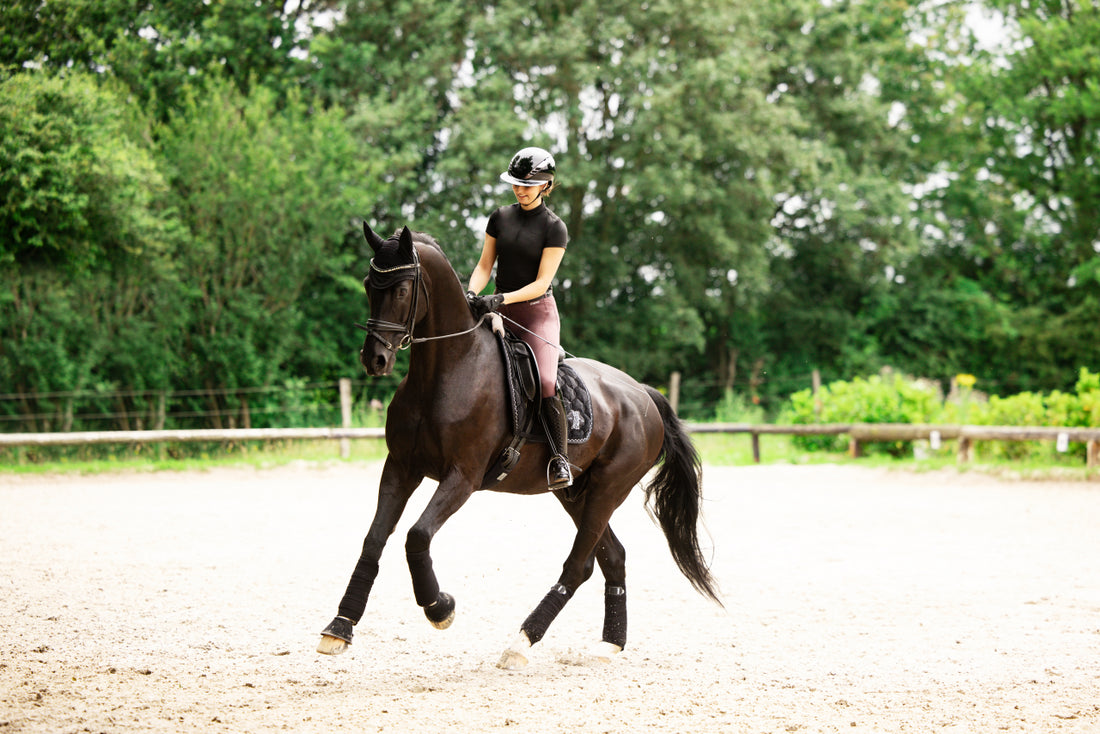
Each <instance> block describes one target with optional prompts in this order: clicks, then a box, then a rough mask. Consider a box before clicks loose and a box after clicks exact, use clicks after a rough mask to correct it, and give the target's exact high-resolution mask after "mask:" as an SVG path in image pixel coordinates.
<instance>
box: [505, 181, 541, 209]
mask: <svg viewBox="0 0 1100 734" xmlns="http://www.w3.org/2000/svg"><path fill="white" fill-rule="evenodd" d="M545 186H546V184H539V185H538V186H515V185H513V186H512V193H513V194H515V195H516V201H518V202H519V205H520V206H521V207H522V208H524V209H534V208H535V207H536V206H538V205H539V203H540V202H541V201H542V190H543V188H544V187H545Z"/></svg>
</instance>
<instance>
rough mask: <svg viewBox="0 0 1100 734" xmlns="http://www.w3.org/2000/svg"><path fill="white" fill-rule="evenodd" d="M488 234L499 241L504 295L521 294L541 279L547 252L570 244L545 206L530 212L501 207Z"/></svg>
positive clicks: (498, 283)
mask: <svg viewBox="0 0 1100 734" xmlns="http://www.w3.org/2000/svg"><path fill="white" fill-rule="evenodd" d="M485 233H486V234H488V235H489V236H491V237H493V238H495V239H496V243H497V277H496V288H497V291H498V292H501V293H504V292H506V291H515V290H519V289H520V288H523V287H524V286H526V285H529V284H530V283H532V282H533V281H534V280H535V279H536V278H537V277H538V274H539V263H541V262H542V251H543V249H544V248H547V247H565V246H566V245H568V244H569V231H568V230H567V229H566V227H565V222H563V221H561V219H560V218H559V217H558V215H557V214H554V212H552V211H550V210H549V209H547V208H546V205H545V204H542V205H540V206H539V207H537V208H535V209H533V210H531V211H525V210H524V209H523V207H521V206H520V205H519V204H512V205H510V206H502V207H501V208H499V209H497V210H496V211H495V212H493V213H492V214H491V215H489V224H488V225H486V227H485Z"/></svg>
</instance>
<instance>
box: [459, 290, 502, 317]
mask: <svg viewBox="0 0 1100 734" xmlns="http://www.w3.org/2000/svg"><path fill="white" fill-rule="evenodd" d="M466 302H467V303H469V304H470V310H471V311H473V312H474V316H477V317H478V318H481V317H482V316H484V315H485V314H487V313H493V312H494V311H497V310H498V309H499V308H500V307H501V306H503V305H504V296H503V295H501V294H500V293H494V294H493V295H491V296H478V295H474V293H473V292H472V291H467V292H466Z"/></svg>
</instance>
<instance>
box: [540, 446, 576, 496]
mask: <svg viewBox="0 0 1100 734" xmlns="http://www.w3.org/2000/svg"><path fill="white" fill-rule="evenodd" d="M555 469H561V470H562V471H554V470H555ZM546 486H547V487H548V488H549V489H550V491H551V492H556V491H558V490H559V489H567V488H569V487H572V486H573V472H571V471H570V470H569V460H568V459H566V458H565V457H564V456H562V455H561V454H558V455H556V456H554V457H553V458H552V459H550V463H549V464H547V465H546Z"/></svg>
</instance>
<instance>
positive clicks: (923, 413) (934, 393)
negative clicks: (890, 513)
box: [778, 374, 940, 456]
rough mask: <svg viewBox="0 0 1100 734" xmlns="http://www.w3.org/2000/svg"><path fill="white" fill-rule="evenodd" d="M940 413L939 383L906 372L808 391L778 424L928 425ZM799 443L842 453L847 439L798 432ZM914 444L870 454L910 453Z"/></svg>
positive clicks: (792, 403)
mask: <svg viewBox="0 0 1100 734" xmlns="http://www.w3.org/2000/svg"><path fill="white" fill-rule="evenodd" d="M939 413H940V393H939V387H938V386H937V385H935V384H933V383H929V382H928V381H927V380H914V379H913V378H910V377H906V376H904V375H901V374H887V375H872V376H871V377H868V378H861V377H857V378H855V379H853V380H851V381H843V380H838V381H836V382H832V383H830V384H828V385H824V386H822V388H821V390H820V391H819V392H818V394H817V395H816V396H815V395H814V394H813V391H812V390H802V391H799V392H796V393H794V394H793V395H791V397H790V402H789V404H788V405H787V406H786V407H785V408H784V409H783V411H782V412H781V414H780V416H779V418H778V422H779V423H788V424H808V423H928V422H931V421H933V420H935V419H936V418H937V417H938V415H939ZM794 441H795V444H796V445H798V446H800V447H803V448H806V449H809V450H827V451H840V450H842V449H843V447H844V445H845V443H846V441H847V438H846V437H841V436H798V437H795V439H794ZM910 443H911V442H908V441H895V442H892V443H889V444H887V443H881V444H871V445H870V446H869V451H870V452H872V453H873V452H875V451H885V452H887V453H890V454H893V455H895V456H897V455H904V454H905V453H907V452H909V451H911V446H910Z"/></svg>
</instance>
